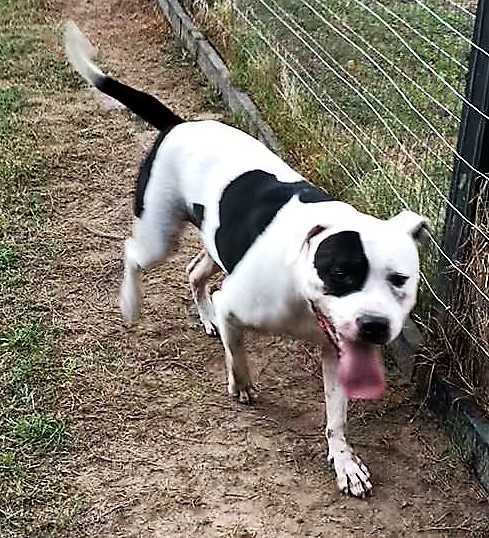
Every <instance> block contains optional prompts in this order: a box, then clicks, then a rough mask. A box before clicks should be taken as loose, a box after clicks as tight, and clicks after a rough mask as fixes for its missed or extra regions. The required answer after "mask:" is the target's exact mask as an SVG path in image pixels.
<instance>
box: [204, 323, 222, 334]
mask: <svg viewBox="0 0 489 538" xmlns="http://www.w3.org/2000/svg"><path fill="white" fill-rule="evenodd" d="M202 325H203V326H204V329H205V333H206V334H207V336H218V332H217V328H216V326H215V325H214V323H212V321H202Z"/></svg>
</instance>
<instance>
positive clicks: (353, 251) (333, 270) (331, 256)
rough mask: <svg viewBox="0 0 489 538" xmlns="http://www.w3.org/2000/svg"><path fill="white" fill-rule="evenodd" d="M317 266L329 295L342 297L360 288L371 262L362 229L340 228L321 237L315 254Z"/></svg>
mask: <svg viewBox="0 0 489 538" xmlns="http://www.w3.org/2000/svg"><path fill="white" fill-rule="evenodd" d="M314 267H315V268H316V270H317V272H318V275H319V278H320V279H321V280H322V281H323V282H324V292H325V293H326V294H328V295H334V296H336V297H343V296H344V295H348V294H349V293H353V292H355V291H359V290H361V289H362V288H363V286H364V284H365V281H366V280H367V276H368V271H369V265H368V260H367V257H366V256H365V251H364V250H363V245H362V241H361V240H360V235H359V233H358V232H351V231H345V232H338V233H337V234H334V235H331V236H329V237H327V238H326V239H324V241H321V243H319V246H318V248H317V250H316V254H315V255H314Z"/></svg>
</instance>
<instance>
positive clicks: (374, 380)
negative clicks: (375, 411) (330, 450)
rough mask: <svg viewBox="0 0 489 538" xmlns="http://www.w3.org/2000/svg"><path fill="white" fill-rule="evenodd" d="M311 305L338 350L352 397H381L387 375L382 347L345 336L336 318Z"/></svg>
mask: <svg viewBox="0 0 489 538" xmlns="http://www.w3.org/2000/svg"><path fill="white" fill-rule="evenodd" d="M311 307H312V310H313V312H314V314H315V316H316V319H317V322H318V325H319V327H320V328H321V330H322V331H323V333H324V334H325V335H326V336H327V337H328V338H329V340H330V341H331V343H332V344H333V346H334V347H335V349H336V353H337V356H338V361H339V367H338V377H339V380H340V383H341V384H342V385H343V387H344V389H345V391H346V394H347V396H348V398H350V399H357V400H358V399H361V400H374V399H377V398H381V397H382V396H383V395H384V391H385V377H384V367H383V364H382V356H381V353H380V348H379V346H376V345H373V344H367V343H363V342H353V341H351V340H347V339H345V338H342V337H341V335H340V334H339V333H338V332H337V331H336V329H335V327H334V325H333V323H332V321H331V320H330V319H329V318H328V317H327V316H326V315H325V314H324V313H323V312H321V310H320V309H319V308H317V307H316V306H315V305H314V304H313V303H312V302H311Z"/></svg>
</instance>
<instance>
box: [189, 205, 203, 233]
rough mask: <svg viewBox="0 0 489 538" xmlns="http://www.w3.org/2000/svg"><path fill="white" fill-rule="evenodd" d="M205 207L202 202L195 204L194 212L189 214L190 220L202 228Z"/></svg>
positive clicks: (193, 206)
mask: <svg viewBox="0 0 489 538" xmlns="http://www.w3.org/2000/svg"><path fill="white" fill-rule="evenodd" d="M204 213H205V208H204V206H203V205H202V204H193V205H192V213H190V214H189V215H188V217H187V218H188V220H189V221H190V222H191V223H192V224H193V225H194V226H197V228H198V229H199V230H200V229H202V221H203V220H204Z"/></svg>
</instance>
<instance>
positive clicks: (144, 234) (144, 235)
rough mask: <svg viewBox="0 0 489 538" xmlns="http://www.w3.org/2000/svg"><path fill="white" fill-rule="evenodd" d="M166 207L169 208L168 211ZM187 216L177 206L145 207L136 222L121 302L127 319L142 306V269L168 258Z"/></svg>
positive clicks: (133, 318) (126, 259)
mask: <svg viewBox="0 0 489 538" xmlns="http://www.w3.org/2000/svg"><path fill="white" fill-rule="evenodd" d="M164 209H166V211H165V210H164ZM183 224H184V221H183V217H182V215H180V212H179V211H177V210H176V209H175V208H172V207H167V208H161V207H160V208H159V211H157V212H156V211H154V210H153V209H152V208H148V209H145V210H144V212H143V214H142V216H141V218H139V219H136V220H135V223H134V230H133V235H132V237H131V238H129V239H128V240H127V241H126V243H125V248H124V278H123V280H122V285H121V289H120V296H119V305H120V309H121V313H122V316H123V318H124V320H125V321H126V322H127V323H128V324H131V323H133V322H134V321H136V320H137V318H138V317H139V312H140V308H141V296H142V294H141V282H140V279H141V278H140V277H141V271H142V270H145V269H150V268H152V267H154V266H156V265H159V264H161V263H163V262H164V261H165V259H166V258H167V257H168V255H169V254H170V252H171V250H172V249H173V248H174V247H175V245H176V243H177V241H178V238H179V237H180V233H181V231H182V228H183Z"/></svg>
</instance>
